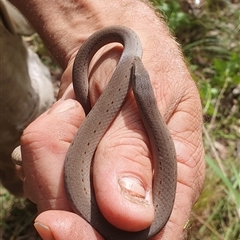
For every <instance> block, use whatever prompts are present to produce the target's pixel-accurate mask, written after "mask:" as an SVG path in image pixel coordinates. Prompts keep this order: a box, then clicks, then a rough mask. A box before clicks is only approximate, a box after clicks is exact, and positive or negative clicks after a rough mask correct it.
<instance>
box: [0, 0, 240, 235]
mask: <svg viewBox="0 0 240 240" xmlns="http://www.w3.org/2000/svg"><path fill="white" fill-rule="evenodd" d="M191 1H192V2H194V0H189V2H191ZM152 2H153V3H154V5H155V7H156V9H157V10H158V11H161V12H163V15H164V18H165V20H166V21H167V23H168V25H169V27H170V28H171V29H172V31H173V32H174V35H175V36H176V39H177V41H178V42H180V43H181V45H182V49H183V52H184V55H185V56H186V60H187V62H188V64H189V68H190V70H191V71H192V74H193V77H194V79H195V81H196V83H197V85H198V88H199V91H200V94H201V99H202V104H203V113H204V116H203V117H204V121H205V124H204V129H203V135H204V146H205V152H206V155H205V159H206V166H207V169H206V181H205V185H204V188H203V191H202V194H201V197H200V199H199V201H198V202H197V204H196V205H195V208H194V211H193V213H192V217H191V219H190V222H189V224H188V232H189V235H190V237H189V239H191V240H238V239H240V93H239V92H240V3H239V1H238V0H232V1H230V0H205V5H203V6H201V7H200V8H194V6H193V5H191V4H187V1H183V0H152ZM34 39H35V38H34ZM34 41H35V45H36V49H37V51H38V52H39V53H40V55H43V58H44V60H45V61H46V63H47V64H49V63H51V60H49V57H48V56H46V57H44V56H45V55H46V53H45V50H44V48H43V46H42V45H41V43H40V42H39V41H38V39H37V40H34ZM51 66H52V65H51ZM54 68H55V66H54ZM0 190H1V192H0V204H1V206H2V208H1V211H0V216H1V222H0V231H1V232H0V239H4V240H5V239H6V240H8V239H11V240H15V239H18V240H20V239H38V237H37V235H36V233H35V231H34V229H33V227H32V223H33V220H34V218H35V213H36V208H35V206H34V205H33V204H31V203H30V202H29V201H26V200H22V199H15V198H14V197H13V196H11V195H10V194H9V193H8V192H7V191H6V190H4V189H0Z"/></svg>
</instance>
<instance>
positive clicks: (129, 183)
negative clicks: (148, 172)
mask: <svg viewBox="0 0 240 240" xmlns="http://www.w3.org/2000/svg"><path fill="white" fill-rule="evenodd" d="M118 183H119V185H120V187H121V189H122V191H123V192H125V193H127V194H128V195H131V196H133V197H138V198H143V199H144V198H145V197H146V191H145V189H144V187H143V184H142V182H141V181H140V180H139V179H137V178H134V177H122V178H120V179H119V180H118Z"/></svg>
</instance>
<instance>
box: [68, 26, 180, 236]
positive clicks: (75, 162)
mask: <svg viewBox="0 0 240 240" xmlns="http://www.w3.org/2000/svg"><path fill="white" fill-rule="evenodd" d="M112 42H118V43H121V44H122V45H123V47H124V50H123V53H122V55H121V57H120V60H119V62H118V64H117V67H116V69H115V71H114V73H113V75H112V77H111V79H110V81H109V83H108V85H107V86H106V88H105V89H104V91H103V92H102V94H101V96H100V97H99V99H98V100H97V102H96V103H95V105H94V106H93V107H92V108H91V106H90V100H89V89H88V66H89V63H90V61H91V59H92V57H93V56H94V54H95V53H96V52H97V51H98V50H99V49H100V48H101V47H103V46H105V45H106V44H108V43H112ZM141 55H142V48H141V42H140V40H139V38H138V36H137V35H136V33H135V32H133V31H132V30H130V29H128V28H126V27H123V26H113V27H108V28H104V29H101V30H99V31H97V32H95V33H94V34H93V35H91V36H90V37H89V38H88V39H87V40H86V41H85V42H84V43H83V45H82V46H81V48H80V50H79V51H78V53H77V56H76V58H75V61H74V66H73V86H74V91H75V94H76V98H77V100H78V101H79V102H80V103H81V104H82V106H83V108H84V110H85V112H86V115H87V116H86V119H85V120H84V122H83V123H82V125H81V126H80V128H79V130H78V132H77V134H76V136H75V138H74V140H73V141H72V143H71V145H70V147H69V149H68V152H67V155H66V159H65V165H64V173H65V185H66V190H67V192H68V195H69V198H70V200H71V203H72V206H73V210H74V211H75V212H76V213H78V214H79V215H80V216H81V217H83V218H84V219H85V220H86V221H87V222H89V223H90V224H91V225H92V226H93V227H94V228H95V229H96V230H97V231H98V232H99V233H100V234H101V235H102V236H103V237H104V238H105V239H106V240H145V239H148V238H150V237H152V236H154V235H156V234H157V233H158V232H159V231H160V230H161V229H162V228H163V227H164V226H165V224H166V222H167V221H168V219H169V216H170V214H171V212H172V208H173V203H174V199H175V191H176V181H177V173H176V172H177V166H176V154H175V148H174V144H173V141H172V138H171V136H170V133H169V131H168V129H167V127H166V124H165V122H164V120H163V118H162V116H161V114H160V112H159V110H158V107H157V103H156V99H155V97H154V92H153V89H152V86H151V82H150V79H149V75H148V73H147V71H146V70H145V68H144V66H143V64H142V61H141ZM131 88H132V90H133V93H134V96H135V99H136V102H137V105H138V108H139V113H140V115H141V118H142V122H143V124H144V126H145V129H146V131H147V134H148V137H149V140H150V144H151V151H152V156H153V167H154V178H153V204H154V208H155V218H154V221H153V223H152V224H151V226H149V227H148V228H147V229H144V230H142V231H139V232H127V231H123V230H120V229H118V228H116V227H114V226H113V225H111V224H110V223H109V222H108V221H107V220H106V219H105V218H104V216H103V215H102V213H101V212H100V210H99V208H98V205H97V202H96V199H95V193H94V189H93V186H92V183H91V177H90V171H91V164H92V160H93V157H94V153H95V150H96V148H97V146H98V144H99V142H100V141H101V138H102V137H103V135H104V134H105V132H106V131H107V129H108V128H109V126H110V125H111V123H112V121H113V120H114V118H115V117H116V115H117V114H118V112H119V110H120V109H121V106H122V104H123V102H124V100H125V98H126V95H127V94H128V92H129V91H130V90H131ZM143 217H144V216H143Z"/></svg>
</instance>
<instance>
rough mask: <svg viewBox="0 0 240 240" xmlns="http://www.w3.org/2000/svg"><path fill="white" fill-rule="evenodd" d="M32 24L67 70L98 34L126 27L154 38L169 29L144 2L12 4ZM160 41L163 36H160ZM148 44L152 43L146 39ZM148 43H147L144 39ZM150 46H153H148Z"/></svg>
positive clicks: (20, 0)
mask: <svg viewBox="0 0 240 240" xmlns="http://www.w3.org/2000/svg"><path fill="white" fill-rule="evenodd" d="M10 2H12V3H13V4H14V5H15V6H16V7H17V8H18V9H19V10H20V11H21V12H22V13H23V14H24V15H25V16H26V17H27V18H28V20H29V21H30V23H31V24H32V25H33V27H34V28H35V29H36V31H37V32H38V33H39V34H40V36H41V38H42V39H43V41H44V42H45V44H46V46H47V48H48V49H49V50H50V52H51V53H52V54H53V56H54V57H55V59H56V60H57V61H58V62H59V64H60V65H61V66H62V67H63V68H65V67H66V66H67V64H68V61H69V59H70V58H71V57H73V55H74V53H75V52H76V51H77V49H78V48H79V45H80V44H81V43H82V42H83V41H84V40H86V38H87V37H88V36H89V35H90V34H91V33H93V32H94V31H95V30H97V29H99V28H102V27H105V26H110V25H125V26H128V27H130V28H132V29H134V30H135V31H136V32H137V33H140V35H141V32H144V34H143V35H144V36H146V35H148V34H146V32H148V33H149V38H153V36H152V34H153V33H154V34H155V35H156V36H157V34H156V33H157V32H160V33H161V34H160V36H161V38H164V37H166V35H168V31H167V28H166V27H165V25H164V24H162V23H161V21H159V18H158V17H157V16H156V14H155V12H154V11H153V10H152V9H151V7H149V5H148V4H147V3H146V2H144V1H139V0H115V1H109V0H102V1H90V0H73V1H62V0H54V1H49V0H10ZM158 37H159V36H158ZM145 40H146V41H147V40H148V39H145ZM142 41H144V39H142ZM147 44H148V45H149V42H148V43H147Z"/></svg>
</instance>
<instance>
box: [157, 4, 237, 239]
mask: <svg viewBox="0 0 240 240" xmlns="http://www.w3.org/2000/svg"><path fill="white" fill-rule="evenodd" d="M235 2H237V1H235ZM154 4H155V5H157V9H159V10H162V11H164V16H165V18H166V20H167V22H168V24H169V27H170V28H171V29H172V30H173V32H174V33H175V36H176V38H177V40H178V41H179V42H180V43H181V44H182V49H183V51H184V53H185V56H186V58H187V61H188V63H189V67H190V69H191V70H192V73H193V76H194V78H195V80H196V83H197V85H198V88H199V91H200V94H201V99H202V104H203V113H204V116H203V117H204V120H205V124H204V129H203V134H204V146H205V151H206V154H205V159H206V166H207V169H206V181H205V185H204V188H203V191H202V194H201V197H200V199H199V201H198V202H197V204H196V205H195V208H194V211H193V213H192V218H191V221H190V223H189V229H188V231H189V235H190V237H189V238H190V239H191V240H200V239H204V240H238V239H240V4H239V3H238V4H233V3H232V2H231V1H227V0H225V1H223V0H222V1H210V0H209V1H205V5H204V6H202V7H201V9H200V10H199V12H200V14H199V15H197V16H196V15H194V14H193V13H192V12H191V9H190V8H186V6H185V5H184V1H171V0H157V1H154Z"/></svg>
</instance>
